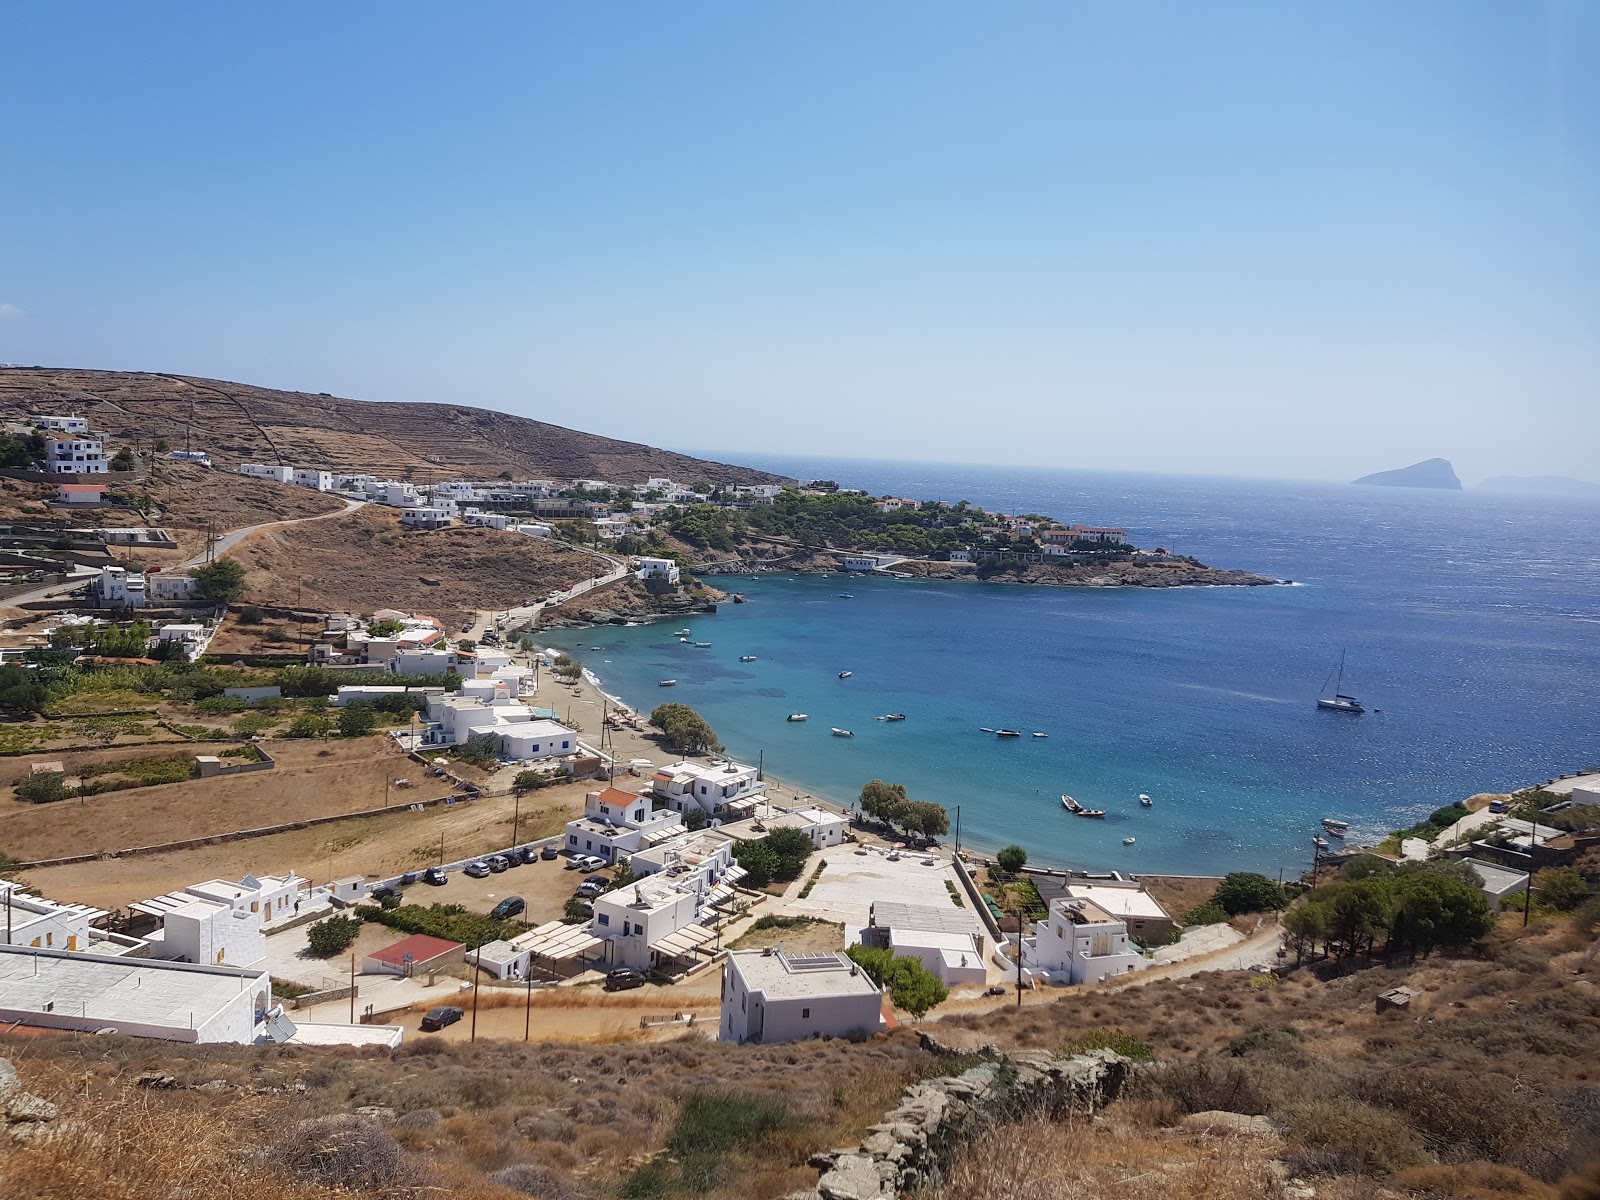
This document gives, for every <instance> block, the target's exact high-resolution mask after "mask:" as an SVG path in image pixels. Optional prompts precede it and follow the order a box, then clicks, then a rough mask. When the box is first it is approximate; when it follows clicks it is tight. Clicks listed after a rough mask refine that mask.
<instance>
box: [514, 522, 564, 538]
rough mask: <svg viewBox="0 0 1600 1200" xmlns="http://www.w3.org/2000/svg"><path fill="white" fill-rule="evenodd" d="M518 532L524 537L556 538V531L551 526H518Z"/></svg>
mask: <svg viewBox="0 0 1600 1200" xmlns="http://www.w3.org/2000/svg"><path fill="white" fill-rule="evenodd" d="M516 532H518V533H520V534H522V536H523V537H539V538H547V537H554V536H555V530H554V529H553V528H552V527H551V526H549V525H539V524H523V525H518V526H517V528H516Z"/></svg>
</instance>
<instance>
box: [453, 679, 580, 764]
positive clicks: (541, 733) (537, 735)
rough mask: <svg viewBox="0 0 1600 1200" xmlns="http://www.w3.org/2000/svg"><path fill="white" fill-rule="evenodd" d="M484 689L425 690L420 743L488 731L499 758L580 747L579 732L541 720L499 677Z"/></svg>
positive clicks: (550, 753)
mask: <svg viewBox="0 0 1600 1200" xmlns="http://www.w3.org/2000/svg"><path fill="white" fill-rule="evenodd" d="M480 682H482V683H490V684H493V685H494V689H495V690H494V691H493V692H492V693H490V694H488V695H472V694H467V695H452V694H450V693H447V692H439V693H437V694H430V695H429V696H428V709H427V714H428V726H427V728H426V729H424V730H423V731H422V745H424V746H454V745H457V744H459V743H461V742H465V741H466V740H467V739H468V738H470V737H476V736H478V735H480V734H485V733H492V734H495V735H496V736H497V737H499V739H500V754H501V756H502V757H504V758H511V759H520V760H534V759H548V758H561V757H563V756H565V755H569V754H576V753H579V751H580V749H581V747H580V745H579V743H578V735H577V734H576V733H574V732H573V731H572V730H570V729H568V728H567V727H566V726H564V725H561V724H559V723H557V722H555V721H548V720H540V719H538V718H536V717H535V716H534V715H533V710H532V709H531V708H529V707H528V706H527V705H526V704H524V703H523V702H522V701H520V700H513V699H511V698H510V697H509V696H508V695H507V689H506V687H505V685H504V683H503V681H494V680H484V681H480Z"/></svg>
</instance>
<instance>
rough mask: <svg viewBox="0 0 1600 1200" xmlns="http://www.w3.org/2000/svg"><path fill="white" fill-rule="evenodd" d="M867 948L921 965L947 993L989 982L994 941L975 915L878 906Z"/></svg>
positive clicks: (889, 903) (870, 917)
mask: <svg viewBox="0 0 1600 1200" xmlns="http://www.w3.org/2000/svg"><path fill="white" fill-rule="evenodd" d="M861 942H862V944H863V945H866V946H873V947H877V948H879V949H885V950H893V951H894V953H895V954H896V955H897V956H899V955H904V956H907V957H910V958H914V959H916V960H917V961H918V962H920V963H921V964H922V965H923V966H924V967H926V968H927V969H928V970H929V971H931V972H932V973H933V974H935V975H937V976H938V977H939V978H940V980H942V981H943V982H944V984H945V985H946V986H947V987H955V986H957V985H958V984H963V983H984V982H986V981H987V980H988V968H987V967H985V966H984V958H985V955H986V953H987V949H988V941H987V939H986V938H985V937H984V933H983V927H982V926H981V925H979V924H978V922H977V920H976V919H975V918H974V917H973V916H972V915H971V910H970V909H966V908H955V907H948V908H935V907H933V906H931V905H926V904H905V903H902V902H900V901H898V900H874V901H873V902H872V907H871V908H870V909H868V910H867V924H866V927H865V928H864V929H862V930H861Z"/></svg>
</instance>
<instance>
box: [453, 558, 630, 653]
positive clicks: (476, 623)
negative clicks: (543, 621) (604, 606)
mask: <svg viewBox="0 0 1600 1200" xmlns="http://www.w3.org/2000/svg"><path fill="white" fill-rule="evenodd" d="M573 549H575V550H582V551H583V552H584V553H585V554H588V555H590V556H592V557H593V558H595V559H597V560H599V561H600V562H603V563H605V564H606V565H607V566H608V567H609V568H610V569H609V570H607V571H606V572H605V573H604V574H603V575H595V576H591V577H590V578H588V579H585V580H582V581H580V582H578V583H575V584H573V585H572V587H570V588H568V589H567V590H566V591H564V592H560V593H557V596H556V598H555V599H554V600H550V599H545V600H539V601H536V602H534V603H533V604H524V605H521V606H519V607H517V608H512V609H501V610H494V609H484V610H482V611H480V612H478V613H477V615H476V617H475V618H474V620H473V624H472V633H471V635H470V636H472V637H475V638H480V639H481V638H482V637H483V634H484V633H485V632H486V631H487V630H489V629H492V628H494V627H495V621H496V620H497V619H498V618H500V617H504V618H505V625H504V627H505V628H507V629H514V628H516V627H517V626H518V625H524V624H528V625H531V624H532V623H533V622H534V621H535V620H537V619H538V616H539V614H540V613H541V612H543V611H544V610H545V609H546V608H548V607H549V606H551V605H552V604H561V603H564V602H565V601H567V600H571V599H572V598H573V597H574V596H581V595H583V594H584V593H585V592H592V591H594V589H595V588H599V587H605V586H606V585H607V584H609V583H615V582H617V580H619V579H622V578H624V577H626V576H627V575H628V574H629V573H630V570H631V569H630V568H629V566H628V564H627V562H626V560H624V559H620V558H616V557H613V556H612V555H609V554H601V553H600V552H599V551H596V550H586V549H584V547H582V546H574V547H573Z"/></svg>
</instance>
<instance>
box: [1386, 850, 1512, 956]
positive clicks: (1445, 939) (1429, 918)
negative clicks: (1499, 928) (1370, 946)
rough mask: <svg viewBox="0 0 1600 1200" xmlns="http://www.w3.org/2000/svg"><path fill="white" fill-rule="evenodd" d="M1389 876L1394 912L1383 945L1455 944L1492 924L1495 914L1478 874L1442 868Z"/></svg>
mask: <svg viewBox="0 0 1600 1200" xmlns="http://www.w3.org/2000/svg"><path fill="white" fill-rule="evenodd" d="M1386 882H1389V886H1390V894H1391V903H1392V905H1393V913H1394V915H1393V918H1392V920H1391V924H1390V929H1389V940H1388V945H1387V947H1386V948H1387V949H1389V950H1407V951H1409V952H1415V951H1417V950H1421V951H1422V952H1423V954H1424V955H1428V954H1431V953H1432V952H1433V950H1434V949H1435V947H1438V946H1452V947H1460V946H1466V945H1469V944H1471V943H1472V942H1475V941H1477V940H1478V939H1480V938H1482V937H1483V936H1484V935H1485V934H1487V933H1488V932H1489V930H1491V929H1492V928H1494V914H1493V913H1492V912H1490V910H1489V901H1488V900H1487V899H1486V898H1485V897H1484V894H1483V891H1482V890H1481V889H1480V888H1479V886H1478V883H1477V880H1476V879H1474V880H1473V881H1472V882H1471V883H1468V882H1465V881H1463V880H1462V879H1460V878H1459V877H1457V876H1455V875H1452V874H1447V873H1445V872H1443V871H1426V870H1424V871H1405V872H1400V873H1397V874H1396V875H1394V876H1393V877H1392V880H1389V881H1386Z"/></svg>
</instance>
